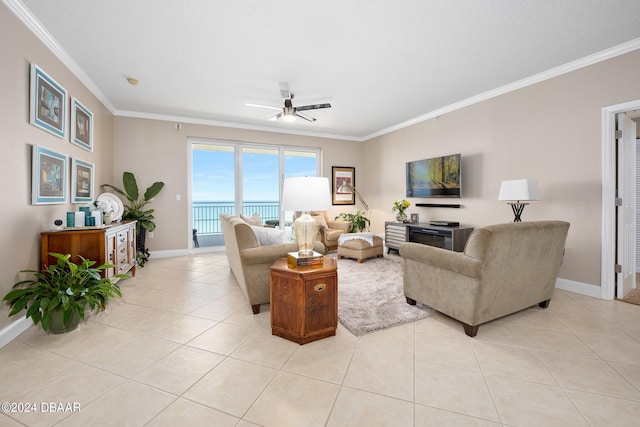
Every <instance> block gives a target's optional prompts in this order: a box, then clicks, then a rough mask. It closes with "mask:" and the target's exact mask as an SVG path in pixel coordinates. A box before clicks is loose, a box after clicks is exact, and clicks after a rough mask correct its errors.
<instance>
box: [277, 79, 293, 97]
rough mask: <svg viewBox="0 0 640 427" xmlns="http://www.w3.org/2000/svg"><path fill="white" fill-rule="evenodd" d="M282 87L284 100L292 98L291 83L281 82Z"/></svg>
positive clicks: (281, 92)
mask: <svg viewBox="0 0 640 427" xmlns="http://www.w3.org/2000/svg"><path fill="white" fill-rule="evenodd" d="M278 84H279V85H280V95H281V96H282V99H287V98H292V96H291V91H290V90H289V83H287V82H279V83H278Z"/></svg>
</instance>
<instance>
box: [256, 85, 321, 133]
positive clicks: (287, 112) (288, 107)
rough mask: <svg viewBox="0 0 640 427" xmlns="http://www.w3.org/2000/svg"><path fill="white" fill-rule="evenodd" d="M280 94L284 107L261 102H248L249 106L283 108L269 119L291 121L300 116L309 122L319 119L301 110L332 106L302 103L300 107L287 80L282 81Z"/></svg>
mask: <svg viewBox="0 0 640 427" xmlns="http://www.w3.org/2000/svg"><path fill="white" fill-rule="evenodd" d="M280 94H281V95H282V97H283V99H284V107H282V108H280V107H273V106H271V105H260V104H246V105H247V106H248V107H258V108H269V109H272V110H281V111H280V112H279V113H278V114H276V115H275V116H273V117H271V118H270V119H269V120H271V121H274V120H278V119H280V118H281V119H282V120H283V121H285V122H288V123H291V122H294V121H296V118H298V117H300V118H301V119H303V120H306V121H308V122H315V121H316V120H317V119H316V118H315V117H311V116H309V115H307V114H303V113H301V112H300V111H307V110H320V109H323V108H331V104H329V103H324V104H312V105H302V106H299V107H294V106H293V98H294V96H295V95H294V94H293V93H291V92H290V91H289V84H288V83H286V82H281V83H280Z"/></svg>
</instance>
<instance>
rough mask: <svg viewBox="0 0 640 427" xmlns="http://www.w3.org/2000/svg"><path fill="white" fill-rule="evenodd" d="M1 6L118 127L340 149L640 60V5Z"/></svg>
mask: <svg viewBox="0 0 640 427" xmlns="http://www.w3.org/2000/svg"><path fill="white" fill-rule="evenodd" d="M3 1H4V2H5V4H7V5H8V6H9V7H10V8H11V9H12V10H14V12H16V13H17V14H18V15H19V16H20V14H22V15H23V16H22V19H23V21H25V22H28V25H30V26H31V27H32V28H33V27H35V29H34V31H36V33H38V31H40V32H41V34H44V36H42V35H41V38H44V39H45V40H48V43H49V45H50V46H51V45H53V46H54V47H57V48H56V49H54V52H57V54H58V56H61V57H62V58H63V60H65V62H66V63H67V65H68V66H69V67H70V68H71V69H72V70H73V71H74V72H75V73H76V75H78V76H79V77H80V78H81V80H82V81H84V82H85V84H87V86H88V87H89V88H91V89H92V90H93V91H94V92H95V93H96V95H98V97H99V98H100V99H101V100H102V101H103V102H104V103H105V104H106V105H107V107H109V108H110V109H111V110H112V111H113V113H114V114H116V115H132V116H139V117H158V118H169V119H171V120H176V121H195V122H203V123H212V124H223V125H229V126H234V127H246V128H254V129H265V130H276V131H284V132H292V133H300V134H312V135H321V136H331V137H339V138H344V139H350V140H366V139H368V138H370V137H372V136H375V135H378V134H382V133H385V132H388V131H390V130H393V129H396V128H399V127H402V126H405V125H407V124H410V123H413V122H416V121H420V120H423V119H425V118H429V117H435V116H437V115H441V114H443V113H446V112H447V111H450V110H451V109H453V108H455V106H459V105H464V104H468V103H471V102H473V101H474V100H477V99H480V98H482V97H487V96H490V94H496V93H500V92H504V91H505V90H508V89H509V88H514V87H516V86H518V85H523V84H526V83H530V82H533V81H537V80H539V79H541V78H543V77H544V76H549V75H552V74H553V73H555V74H558V73H560V72H564V71H567V70H569V69H573V68H577V67H578V66H580V65H585V64H586V63H588V62H589V61H590V62H594V61H596V60H600V59H603V58H606V57H609V56H613V55H615V54H619V53H623V52H625V51H629V50H632V49H637V48H640V1H638V0H535V1H532V0H351V1H347V0H324V1H311V0H274V1H265V0H243V1H219V0H181V1H178V0H134V1H132V0H109V1H105V0H100V1H98V0H66V1H44V0H22V1H20V0H3ZM24 6H26V9H25V7H24ZM32 17H35V18H36V20H33V19H32ZM29 22H30V24H29ZM40 26H42V27H41V28H40V29H38V27H40ZM42 28H44V30H42ZM612 48H613V49H612ZM583 58H584V59H583ZM575 61H577V62H575ZM549 70H551V71H549ZM541 73H542V74H541ZM532 76H535V77H532ZM127 77H134V78H136V79H139V81H140V84H139V85H138V86H131V85H129V84H128V83H127V80H126V78H127ZM54 78H55V76H54ZM281 81H284V82H288V83H289V85H290V88H291V91H292V92H294V93H295V94H296V98H295V99H294V105H302V104H306V103H308V102H314V103H315V102H326V101H329V102H331V104H332V106H333V108H331V109H326V110H316V111H311V112H310V115H312V116H314V117H316V118H317V119H318V120H317V121H316V122H314V123H308V122H305V121H303V120H300V119H299V120H297V121H296V122H294V123H285V122H282V121H276V122H272V121H268V119H269V118H270V117H271V116H273V115H274V112H273V111H271V110H268V109H261V108H252V107H248V106H246V105H245V104H246V103H260V104H270V105H273V106H281V105H282V99H281V98H280V91H279V86H278V82H281Z"/></svg>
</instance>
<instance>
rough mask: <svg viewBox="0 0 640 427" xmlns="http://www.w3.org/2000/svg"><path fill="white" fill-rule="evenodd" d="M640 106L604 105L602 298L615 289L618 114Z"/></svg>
mask: <svg viewBox="0 0 640 427" xmlns="http://www.w3.org/2000/svg"><path fill="white" fill-rule="evenodd" d="M637 109H640V99H638V100H635V101H630V102H625V103H622V104H617V105H611V106H608V107H604V108H603V109H602V257H601V270H600V288H601V289H600V298H602V299H605V300H612V299H614V298H615V293H616V277H615V276H616V275H615V265H616V249H617V248H616V217H617V216H616V206H615V199H616V165H617V158H616V138H615V133H616V114H619V113H625V112H627V111H631V110H637Z"/></svg>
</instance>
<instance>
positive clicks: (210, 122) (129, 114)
mask: <svg viewBox="0 0 640 427" xmlns="http://www.w3.org/2000/svg"><path fill="white" fill-rule="evenodd" d="M113 114H114V116H119V117H132V118H136V119H148V120H161V121H167V122H177V123H190V124H194V125H205V126H218V127H225V128H232V129H243V130H251V131H259V132H272V133H284V134H288V135H301V136H310V137H314V138H324V139H340V140H345V141H355V142H362V141H363V139H362V138H357V137H353V136H347V135H337V134H330V133H319V132H308V131H300V130H293V129H281V128H273V127H269V126H259V125H248V124H244V123H234V122H223V121H218V120H208V119H197V118H193V117H183V116H172V115H165V114H155V113H142V112H139V111H128V110H116V111H115V112H114V113H113Z"/></svg>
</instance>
